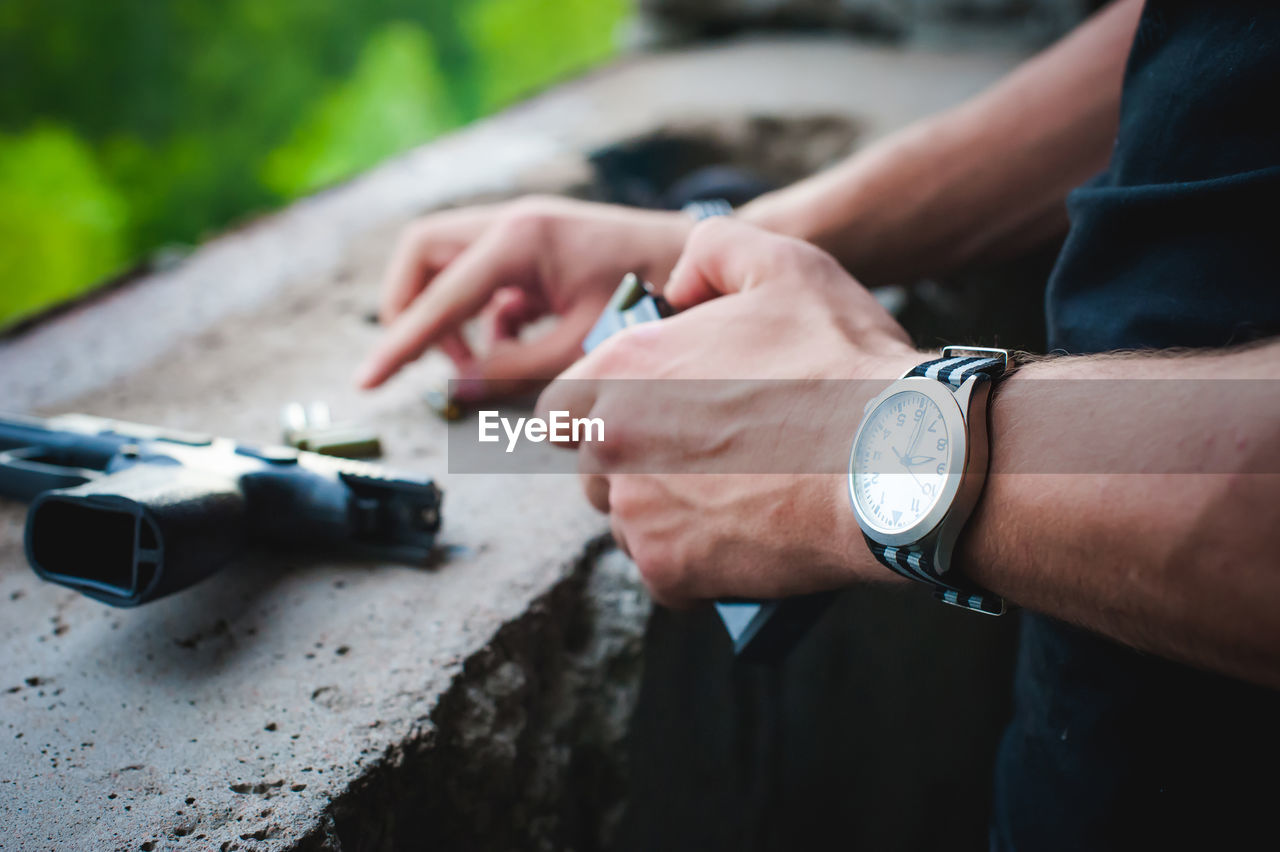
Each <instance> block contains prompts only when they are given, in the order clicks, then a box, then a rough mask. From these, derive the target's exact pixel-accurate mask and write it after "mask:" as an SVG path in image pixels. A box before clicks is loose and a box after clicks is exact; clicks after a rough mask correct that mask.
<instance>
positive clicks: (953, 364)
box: [907, 354, 1005, 390]
mask: <svg viewBox="0 0 1280 852" xmlns="http://www.w3.org/2000/svg"><path fill="white" fill-rule="evenodd" d="M1004 371H1005V361H1004V359H1003V358H987V357H984V356H980V355H955V356H948V355H946V354H943V356H942V357H941V358H935V359H933V360H932V361H925V362H924V363H923V364H918V365H917V366H916V368H915V369H914V370H912V371H911V372H910V373H908V374H907V375H909V376H924V377H925V378H926V379H937V380H938V381H940V382H942V383H943V384H945V385H950V386H951V389H952V390H959V388H960V386H961V385H962V384H964V382H965V379H967V378H969V377H970V376H978V377H979V381H986V380H990V379H993V378H996V377H997V376H999V375H1001V374H1002V373H1004Z"/></svg>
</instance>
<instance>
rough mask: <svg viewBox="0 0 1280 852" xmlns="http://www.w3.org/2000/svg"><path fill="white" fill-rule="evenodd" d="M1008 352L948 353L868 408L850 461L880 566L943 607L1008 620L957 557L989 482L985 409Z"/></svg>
mask: <svg viewBox="0 0 1280 852" xmlns="http://www.w3.org/2000/svg"><path fill="white" fill-rule="evenodd" d="M1008 370H1009V353H1008V352H1007V351H1006V350H1004V349H987V348H984V347H976V346H948V347H947V348H945V349H943V350H942V357H941V358H937V359H934V360H932V361H926V362H925V363H923V364H920V365H918V366H916V367H915V368H913V369H911V370H910V371H908V372H907V373H906V375H904V376H903V377H902V378H900V379H898V380H897V381H895V382H894V383H893V384H891V385H889V387H888V388H886V389H885V390H884V391H883V392H882V393H881V394H880V395H879V396H877V397H875V398H874V399H872V400H871V401H870V402H868V403H867V405H866V408H865V409H864V414H863V417H862V422H861V423H860V424H859V425H858V432H857V434H856V435H855V436H854V439H853V450H852V451H851V452H850V454H849V499H850V501H851V502H852V503H853V511H854V514H856V515H857V518H858V526H859V527H861V528H862V534H863V536H865V538H866V540H867V545H868V546H869V547H870V548H871V552H872V553H873V554H875V557H876V558H877V559H878V560H880V562H882V563H884V565H885V566H886V567H888V568H889V569H890V570H892V571H894V572H896V573H898V574H901V575H902V576H903V577H906V578H907V579H909V580H915V581H917V582H920V583H924V584H926V585H928V586H930V587H932V588H933V590H934V596H935V597H937V598H938V599H939V600H941V601H943V602H945V603H948V604H952V605H954V606H959V607H963V608H965V609H969V610H973V611H974V612H982V613H986V614H987V615H1003V614H1004V611H1005V605H1004V600H1003V599H1002V598H1000V597H999V596H997V595H993V594H991V593H990V592H987V591H984V590H982V589H980V588H978V587H977V586H975V585H973V584H972V583H970V582H969V581H967V580H966V579H965V578H964V577H962V576H960V573H959V572H958V571H956V570H955V567H954V565H953V561H952V554H953V552H954V550H955V546H956V541H957V539H959V537H960V532H961V531H962V530H963V529H964V525H965V523H966V522H967V521H968V520H969V515H970V514H971V513H972V512H973V508H974V506H976V505H977V502H978V497H979V496H980V495H981V493H982V486H983V483H984V482H985V481H986V476H987V455H988V439H987V402H988V400H989V398H990V394H991V388H992V385H993V384H994V383H995V382H996V381H998V380H999V379H1000V378H1001V377H1002V376H1004V375H1005V374H1006V373H1007V372H1008Z"/></svg>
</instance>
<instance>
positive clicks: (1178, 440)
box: [959, 343, 1280, 685]
mask: <svg viewBox="0 0 1280 852" xmlns="http://www.w3.org/2000/svg"><path fill="white" fill-rule="evenodd" d="M1277 365H1280V343H1271V344H1268V345H1265V346H1261V347H1254V348H1251V349H1247V350H1242V351H1236V352H1226V353H1221V354H1204V355H1181V356H1178V355H1174V356H1162V355H1159V354H1155V355H1111V356H1100V357H1089V358H1064V359H1058V360H1055V361H1049V362H1045V363H1041V364H1035V365H1031V366H1028V367H1025V368H1023V369H1022V370H1021V371H1019V372H1018V373H1017V374H1015V375H1014V376H1013V377H1011V378H1009V379H1008V380H1007V381H1005V382H1004V383H1002V386H1001V388H1000V389H999V391H998V393H997V396H996V398H995V401H994V403H993V405H992V409H991V430H992V432H991V452H992V455H991V466H990V475H989V477H988V479H987V485H986V488H985V490H984V493H983V497H982V499H981V501H980V503H979V505H978V509H977V512H976V514H975V515H974V517H973V519H972V521H971V522H970V524H969V527H968V532H967V534H966V537H965V539H964V541H963V542H962V550H961V559H960V562H959V565H960V566H961V569H962V570H963V571H965V573H967V574H968V575H969V576H970V577H971V578H972V579H973V580H974V581H975V582H978V583H980V584H981V585H983V586H985V587H987V588H990V589H992V590H993V591H995V592H998V593H1000V594H1003V595H1005V596H1007V597H1008V598H1009V599H1011V600H1013V601H1016V602H1017V603H1019V604H1021V605H1023V606H1026V607H1028V608H1031V609H1035V610H1037V611H1040V612H1044V613H1047V614H1049V615H1052V616H1055V617H1058V618H1061V619H1063V620H1065V621H1069V622H1072V623H1075V624H1079V625H1081V626H1084V627H1087V628H1090V629H1093V630H1097V631H1099V632H1101V633H1103V634H1106V635H1108V636H1111V637H1112V638H1115V639H1117V640H1119V641H1121V642H1125V643H1127V644H1130V645H1133V646H1135V647H1137V648H1140V649H1143V650H1147V651H1151V652H1154V653H1157V654H1160V655H1163V656H1168V657H1173V658H1177V659H1181V660H1185V661H1188V662H1192V663H1195V664H1198V665H1201V666H1204V667H1206V668H1212V669H1216V670H1219V671H1223V672H1226V673H1229V674H1233V675H1236V676H1239V677H1244V678H1248V679H1251V680H1254V681H1258V682H1262V683H1267V684H1271V685H1280V618H1278V617H1277V613H1280V556H1278V555H1277V550H1276V547H1275V545H1274V543H1273V542H1274V539H1275V535H1276V531H1277V530H1280V394H1276V393H1274V392H1269V387H1270V385H1271V382H1272V381H1275V380H1276V379H1277V378H1280V376H1278V375H1277V373H1278V372H1280V371H1278V370H1277ZM1097 380H1111V381H1097ZM1233 380H1234V384H1233ZM1240 380H1251V381H1240ZM1139 471H1141V472H1139Z"/></svg>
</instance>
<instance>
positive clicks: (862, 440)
mask: <svg viewBox="0 0 1280 852" xmlns="http://www.w3.org/2000/svg"><path fill="white" fill-rule="evenodd" d="M925 433H928V434H927V435H926V434H925ZM948 447H949V435H948V433H947V421H946V420H945V419H944V417H943V413H942V411H941V409H939V407H938V404H937V403H935V402H934V401H933V399H931V398H930V397H929V396H927V395H926V394H924V393H921V392H919V391H916V390H914V389H912V390H905V391H900V392H898V393H895V394H893V395H892V396H890V397H888V398H887V399H886V400H884V401H883V402H881V403H880V405H878V406H876V407H875V408H874V409H872V410H871V412H870V413H869V414H868V415H867V418H866V421H865V423H864V424H863V427H862V430H861V431H860V433H859V435H858V445H857V446H856V447H854V451H853V458H854V459H855V469H854V474H855V476H854V482H853V486H854V488H853V498H854V500H855V502H856V503H857V504H858V506H859V511H860V512H862V513H863V518H864V520H867V521H869V522H870V523H871V524H872V525H873V526H876V527H879V528H881V529H883V530H885V531H886V532H888V531H894V532H897V531H901V530H908V529H910V528H911V527H913V526H914V525H916V524H918V523H919V522H920V521H922V520H923V519H924V518H925V516H926V515H928V514H929V512H930V511H931V510H932V509H933V507H934V506H935V505H936V504H937V501H938V495H939V494H941V493H942V491H943V486H944V485H945V483H946V477H947V476H948V475H949V474H948V471H949V469H950V460H949V458H948Z"/></svg>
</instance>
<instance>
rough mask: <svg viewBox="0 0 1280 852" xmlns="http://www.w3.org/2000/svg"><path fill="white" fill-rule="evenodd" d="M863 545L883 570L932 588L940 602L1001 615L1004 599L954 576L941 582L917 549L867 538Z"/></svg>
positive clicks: (927, 557)
mask: <svg viewBox="0 0 1280 852" xmlns="http://www.w3.org/2000/svg"><path fill="white" fill-rule="evenodd" d="M867 546H869V547H870V548H871V552H872V553H873V554H875V557H876V559H879V560H880V562H882V563H883V564H884V565H885V567H887V568H889V570H891V571H893V572H894V573H895V574H900V575H902V576H903V577H906V578H907V579H908V580H914V581H916V582H917V583H925V584H926V585H929V586H932V587H933V596H934V597H935V598H937V599H938V600H940V601H942V602H943V603H949V604H951V605H952V606H958V607H961V608H963V609H969V610H973V611H974V612H981V613H986V614H987V615H1004V598H1001V597H1000V596H999V595H993V594H991V593H990V592H984V591H982V590H981V589H978V588H976V587H973V586H970V585H968V584H967V583H964V582H963V581H961V580H960V579H959V578H958V577H951V576H948V577H947V578H946V579H943V578H942V577H941V576H940V575H939V574H938V573H937V571H936V570H935V569H934V567H933V559H932V558H930V557H929V555H928V554H927V553H924V552H923V551H921V550H920V549H919V548H915V547H911V546H906V547H894V546H892V545H887V544H881V543H880V542H878V541H872V540H871V539H870V538H868V539H867Z"/></svg>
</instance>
